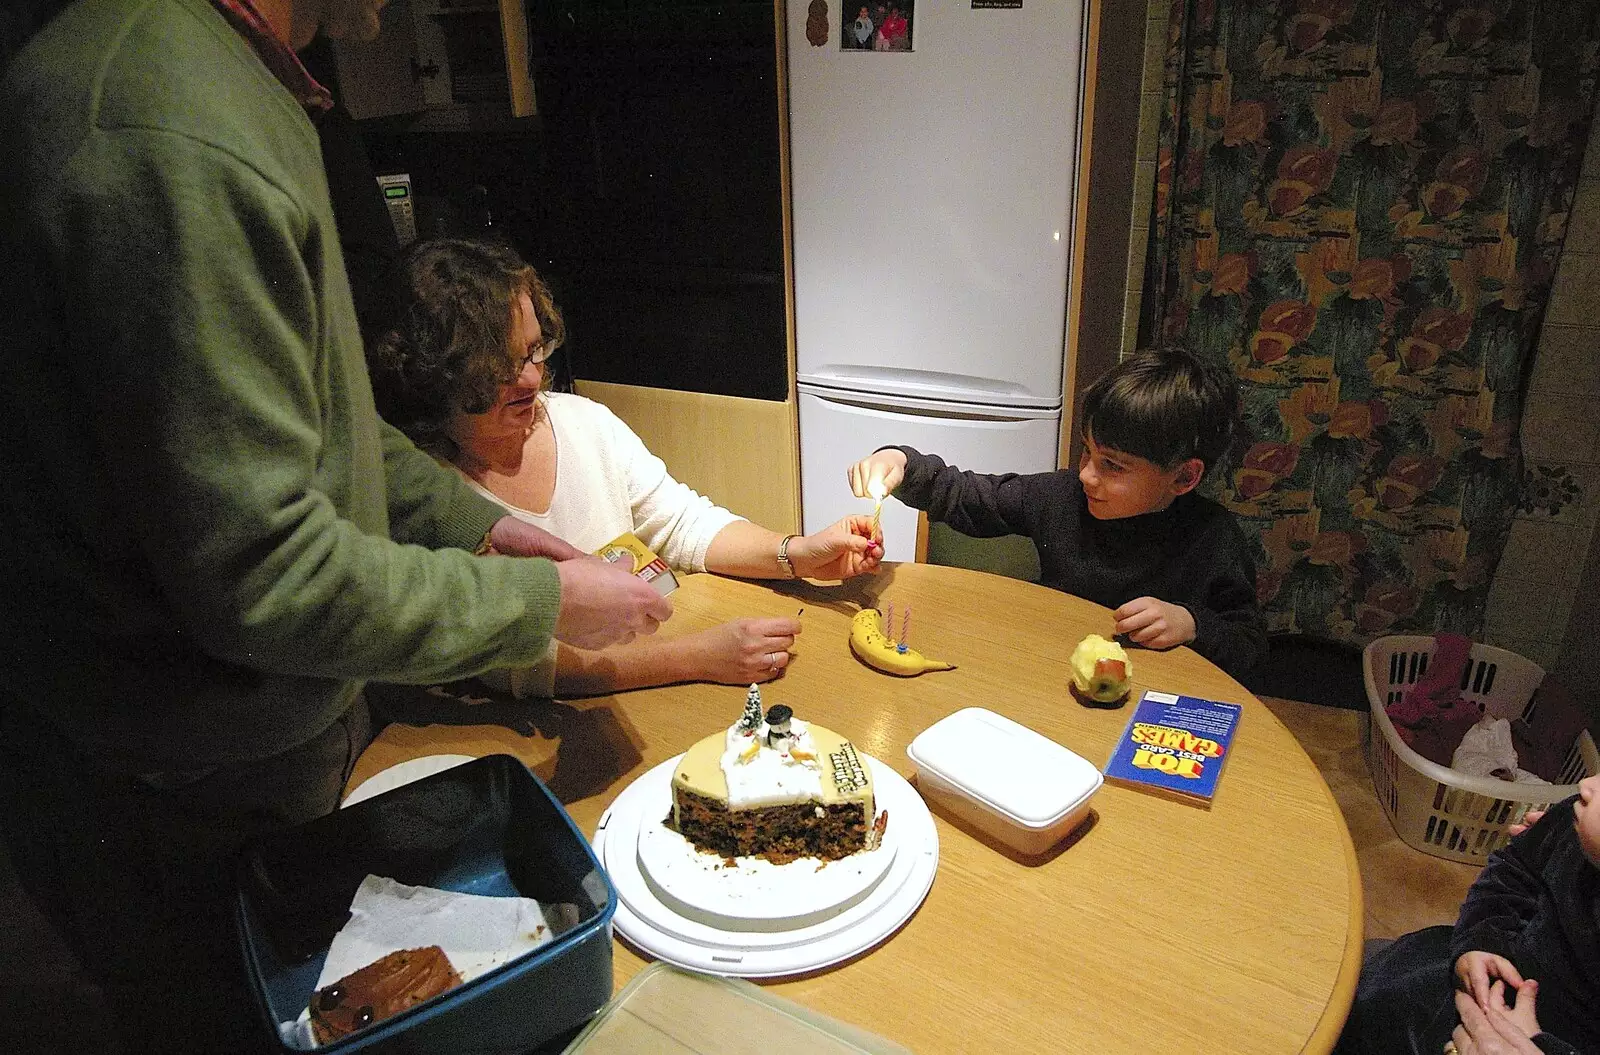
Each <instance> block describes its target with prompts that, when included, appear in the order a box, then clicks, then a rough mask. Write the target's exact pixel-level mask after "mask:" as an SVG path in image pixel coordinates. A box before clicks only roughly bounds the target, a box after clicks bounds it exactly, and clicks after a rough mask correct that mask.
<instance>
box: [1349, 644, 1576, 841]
mask: <svg viewBox="0 0 1600 1055" xmlns="http://www.w3.org/2000/svg"><path fill="white" fill-rule="evenodd" d="M1434 648H1435V641H1434V639H1433V638H1432V637H1422V636H1415V637H1412V636H1391V637H1380V638H1378V639H1377V640H1376V641H1374V642H1372V643H1371V644H1370V645H1368V646H1367V648H1366V651H1365V652H1364V653H1363V654H1362V664H1361V665H1362V672H1363V674H1364V675H1365V676H1366V682H1367V702H1368V703H1369V704H1370V707H1369V708H1368V717H1367V731H1366V736H1365V738H1364V740H1365V746H1366V752H1367V766H1368V768H1369V769H1371V770H1372V783H1373V786H1374V787H1375V788H1376V789H1377V792H1378V801H1379V802H1381V803H1383V809H1384V812H1385V813H1387V814H1388V815H1389V822H1390V823H1391V824H1393V825H1394V830H1395V833H1396V834H1397V835H1399V836H1400V838H1401V840H1402V841H1404V842H1405V843H1407V844H1408V845H1411V846H1414V847H1416V848H1417V849H1418V850H1421V851H1423V852H1424V853H1429V854H1433V855H1434V856H1435V857H1444V858H1448V859H1450V860H1452V861H1464V862H1466V863H1467V864H1479V865H1481V864H1483V863H1484V861H1486V860H1488V857H1489V855H1490V854H1491V853H1493V852H1494V851H1495V850H1497V849H1499V848H1500V847H1501V846H1504V845H1505V843H1506V840H1507V839H1508V838H1510V836H1509V835H1508V834H1507V829H1508V828H1510V827H1511V825H1513V824H1515V823H1516V822H1517V821H1519V820H1521V819H1522V815H1523V814H1524V813H1526V812H1527V811H1528V810H1538V809H1544V808H1545V807H1547V806H1549V805H1550V804H1551V803H1554V802H1560V801H1561V800H1563V799H1565V798H1568V797H1569V796H1572V795H1575V794H1577V791H1578V781H1580V780H1582V779H1583V778H1584V777H1587V776H1593V775H1594V774H1595V773H1597V772H1600V753H1597V752H1596V750H1595V744H1594V740H1593V739H1591V738H1590V736H1589V733H1588V730H1584V731H1583V732H1581V733H1579V734H1578V737H1577V739H1576V740H1574V741H1573V742H1572V745H1571V746H1570V747H1569V748H1568V749H1567V755H1566V760H1565V761H1564V762H1563V763H1562V766H1561V777H1560V781H1559V782H1558V783H1556V784H1516V783H1512V782H1511V781H1508V780H1494V779H1492V778H1488V777H1469V776H1467V775H1465V774H1463V773H1458V772H1456V771H1455V770H1453V769H1450V768H1449V767H1447V766H1441V765H1437V764H1435V763H1433V762H1430V761H1428V760H1427V759H1426V758H1423V757H1422V756H1421V755H1419V754H1417V753H1416V752H1415V751H1413V750H1411V748H1409V747H1407V746H1406V743H1405V741H1403V740H1401V739H1400V736H1399V734H1398V733H1396V732H1395V728H1394V723H1392V722H1391V721H1390V720H1389V714H1388V710H1387V708H1388V705H1389V704H1390V703H1396V702H1398V701H1399V700H1400V699H1402V698H1403V697H1404V696H1405V693H1406V690H1407V689H1408V688H1410V687H1411V686H1412V685H1413V684H1415V683H1416V681H1417V679H1419V678H1420V677H1422V675H1423V672H1425V671H1426V670H1427V669H1428V662H1429V660H1430V659H1431V658H1432V657H1433V652H1434ZM1543 680H1544V670H1543V668H1541V667H1540V666H1539V665H1538V664H1537V663H1534V662H1532V661H1530V660H1527V659H1524V658H1523V657H1522V656H1519V655H1517V654H1516V653H1515V652H1508V651H1506V650H1505V649H1503V648H1495V647H1493V646H1491V645H1480V644H1476V643H1474V644H1473V646H1472V653H1471V656H1470V658H1469V660H1468V662H1467V665H1466V669H1465V670H1464V671H1463V672H1462V678H1461V695H1462V697H1463V698H1465V699H1467V700H1469V701H1475V702H1478V703H1480V704H1482V705H1483V709H1484V711H1485V712H1486V713H1488V714H1489V715H1491V716H1493V717H1495V718H1505V719H1508V720H1512V721H1514V720H1516V719H1518V718H1521V719H1523V720H1524V721H1525V722H1526V723H1527V727H1528V735H1529V736H1531V737H1535V738H1536V737H1537V736H1538V735H1539V731H1540V725H1541V721H1540V715H1539V713H1538V708H1535V707H1533V706H1532V705H1531V704H1532V698H1533V691H1534V690H1535V689H1537V688H1538V687H1539V683H1540V682H1541V681H1543Z"/></svg>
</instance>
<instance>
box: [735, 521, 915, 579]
mask: <svg viewBox="0 0 1600 1055" xmlns="http://www.w3.org/2000/svg"><path fill="white" fill-rule="evenodd" d="M782 544H783V536H782V535H780V534H778V533H777V532H776V531H770V530H768V529H767V528H764V527H762V526H761V525H759V524H752V523H751V522H750V521H748V520H735V521H733V522H732V523H730V524H728V525H727V526H726V527H724V528H722V530H720V531H718V532H717V533H716V534H715V535H714V536H712V539H711V545H710V546H708V547H706V571H710V572H716V573H717V574H718V575H737V576H740V577H741V578H746V579H783V578H787V577H788V576H787V573H786V572H785V571H784V569H783V566H782V564H781V563H780V562H779V560H778V549H779V547H780V546H781V545H782ZM786 555H787V556H788V558H789V564H790V566H791V567H792V568H793V569H794V574H795V576H796V577H797V578H803V579H848V578H851V577H852V576H856V575H865V574H867V573H869V572H872V571H874V570H876V569H877V567H878V565H879V564H880V563H881V562H882V561H883V545H882V543H881V542H880V541H879V540H877V539H874V538H873V537H872V518H871V517H869V516H847V517H845V518H844V519H842V520H840V521H838V522H836V523H834V524H830V525H828V526H827V527H826V528H823V529H822V530H821V531H819V532H817V533H816V534H815V535H796V536H795V537H794V538H792V539H790V540H789V548H788V550H787V553H786Z"/></svg>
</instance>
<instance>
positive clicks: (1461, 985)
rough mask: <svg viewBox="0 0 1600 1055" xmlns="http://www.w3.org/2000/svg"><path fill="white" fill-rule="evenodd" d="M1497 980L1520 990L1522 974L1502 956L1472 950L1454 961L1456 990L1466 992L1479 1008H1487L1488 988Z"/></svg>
mask: <svg viewBox="0 0 1600 1055" xmlns="http://www.w3.org/2000/svg"><path fill="white" fill-rule="evenodd" d="M1497 978H1498V979H1500V980H1502V981H1504V982H1506V983H1507V984H1508V985H1510V986H1511V987H1512V988H1513V989H1517V990H1520V989H1521V988H1522V974H1521V973H1520V972H1519V971H1518V970H1517V968H1516V965H1515V964H1513V963H1512V962H1511V961H1510V960H1508V959H1506V958H1505V957H1504V956H1496V955H1495V954H1494V953H1492V952H1482V951H1479V950H1474V951H1472V952H1464V953H1462V954H1461V957H1460V958H1459V959H1458V960H1456V988H1458V989H1462V990H1464V991H1465V992H1467V993H1468V994H1469V995H1470V996H1471V997H1472V999H1473V1000H1475V1001H1477V1004H1478V1006H1479V1007H1488V1006H1489V987H1490V985H1491V984H1492V983H1493V982H1494V980H1495V979H1497Z"/></svg>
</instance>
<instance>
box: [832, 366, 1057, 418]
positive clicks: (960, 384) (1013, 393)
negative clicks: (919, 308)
mask: <svg viewBox="0 0 1600 1055" xmlns="http://www.w3.org/2000/svg"><path fill="white" fill-rule="evenodd" d="M800 381H801V382H802V383H804V384H807V385H811V386H815V387H817V388H828V389H832V390H836V391H841V392H848V393H860V392H874V393H882V394H884V395H892V396H909V397H911V398H914V399H925V400H931V401H934V402H937V403H941V404H944V403H969V404H975V405H978V406H985V407H996V406H1008V407H1011V406H1014V407H1031V408H1034V409H1046V410H1047V409H1051V408H1053V407H1056V406H1059V405H1060V395H1059V393H1052V394H1051V395H1049V396H1041V395H1040V394H1038V393H1036V392H1030V391H1028V390H1027V389H1026V388H1023V387H1022V386H1021V385H1018V384H1014V383H1012V382H1010V381H999V380H996V379H994V378H990V377H978V376H976V375H973V374H954V373H946V372H943V371H939V370H911V369H906V368H904V367H893V366H876V367H859V366H849V365H844V364H839V363H826V364H824V365H823V366H822V367H820V368H819V369H816V370H808V371H806V372H805V373H803V374H801V376H800Z"/></svg>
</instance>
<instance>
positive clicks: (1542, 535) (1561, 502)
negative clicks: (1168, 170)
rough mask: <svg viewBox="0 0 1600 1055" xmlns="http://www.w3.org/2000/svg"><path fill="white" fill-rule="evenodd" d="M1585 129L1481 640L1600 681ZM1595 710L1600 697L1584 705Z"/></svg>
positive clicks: (1594, 222) (1163, 29) (1133, 257)
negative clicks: (1519, 473)
mask: <svg viewBox="0 0 1600 1055" xmlns="http://www.w3.org/2000/svg"><path fill="white" fill-rule="evenodd" d="M1171 3H1172V0H1149V2H1148V5H1147V9H1146V14H1147V18H1146V21H1145V47H1144V69H1143V74H1142V81H1141V88H1140V94H1139V130H1138V145H1137V150H1136V162H1135V168H1134V187H1133V206H1132V209H1131V212H1130V215H1129V224H1128V266H1127V296H1126V299H1125V301H1124V304H1123V324H1122V350H1123V353H1124V354H1126V353H1127V352H1130V351H1132V350H1133V348H1134V347H1135V340H1136V336H1137V332H1138V319H1139V305H1140V300H1141V296H1142V293H1143V286H1144V260H1145V250H1146V243H1147V241H1148V239H1149V234H1150V226H1149V225H1150V195H1151V191H1152V187H1153V186H1154V183H1155V168H1156V148H1157V132H1158V130H1159V124H1160V116H1161V105H1162V89H1161V82H1162V73H1163V70H1162V64H1163V60H1164V56H1165V51H1166V39H1167V18H1168V12H1169V10H1170V7H1171ZM1596 128H1597V131H1596V134H1593V135H1591V136H1590V140H1589V145H1588V153H1587V155H1586V157H1585V159H1584V166H1583V179H1582V181H1581V182H1580V183H1579V185H1578V192H1577V195H1576V198H1575V200H1574V202H1573V207H1572V214H1571V218H1570V221H1569V226H1568V230H1567V237H1566V243H1565V246H1564V248H1563V250H1562V254H1561V262H1560V266H1559V268H1558V270H1557V273H1556V282H1555V287H1554V289H1553V290H1552V292H1551V298H1550V306H1549V310H1548V312H1547V314H1546V316H1545V321H1544V329H1543V332H1542V334H1541V338H1540V342H1539V347H1538V351H1537V353H1536V355H1535V358H1534V364H1533V373H1532V377H1531V379H1530V383H1529V390H1528V395H1527V403H1526V407H1525V409H1524V415H1523V422H1522V445H1523V458H1524V461H1525V470H1526V474H1525V480H1526V486H1525V488H1524V494H1523V498H1522V502H1521V505H1520V506H1519V508H1518V510H1517V515H1516V521H1515V523H1514V525H1513V527H1512V531H1511V538H1510V541H1509V542H1508V544H1507V546H1506V549H1505V553H1504V555H1503V557H1502V558H1501V561H1500V567H1499V569H1498V571H1497V572H1496V575H1495V579H1494V584H1493V587H1492V589H1491V590H1490V594H1489V608H1488V613H1487V617H1486V622H1485V627H1484V632H1483V635H1482V636H1483V640H1485V641H1486V642H1488V643H1490V644H1494V645H1499V646H1500V647H1502V648H1508V649H1511V650H1513V651H1515V652H1518V653H1521V654H1522V655H1524V656H1526V657H1528V658H1529V659H1532V660H1534V661H1535V662H1536V663H1539V664H1540V665H1541V666H1543V667H1545V668H1546V669H1547V670H1552V671H1557V672H1559V673H1560V674H1562V676H1563V677H1564V678H1565V679H1566V680H1567V681H1568V683H1569V684H1571V685H1573V686H1574V687H1578V686H1583V685H1588V684H1594V683H1595V682H1596V681H1600V648H1597V647H1596V645H1595V642H1594V632H1593V627H1595V625H1596V624H1597V623H1600V546H1597V545H1596V541H1597V540H1596V537H1595V527H1596V523H1597V522H1600V413H1596V411H1595V407H1596V405H1597V404H1600V311H1597V310H1596V309H1597V308H1600V117H1597V125H1596ZM1591 710H1592V711H1593V712H1595V713H1600V706H1596V705H1591Z"/></svg>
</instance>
